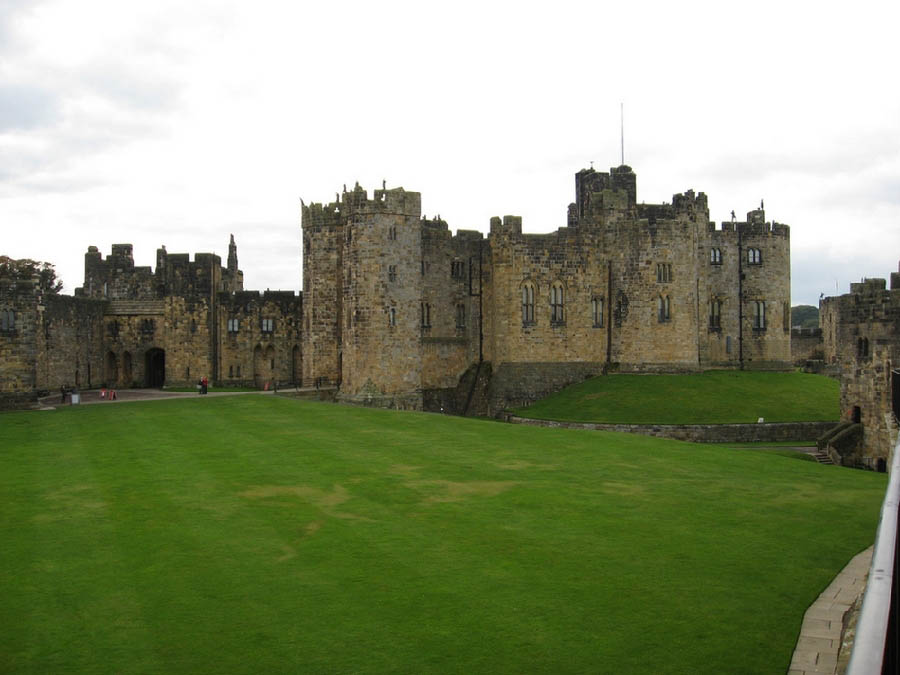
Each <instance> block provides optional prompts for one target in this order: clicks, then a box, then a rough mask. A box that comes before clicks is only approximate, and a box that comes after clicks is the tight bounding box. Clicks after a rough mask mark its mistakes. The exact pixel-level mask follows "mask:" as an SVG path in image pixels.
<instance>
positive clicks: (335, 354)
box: [301, 201, 344, 386]
mask: <svg viewBox="0 0 900 675" xmlns="http://www.w3.org/2000/svg"><path fill="white" fill-rule="evenodd" d="M301 229H302V234H303V378H302V379H303V384H304V385H305V386H313V385H315V384H339V383H340V381H341V367H340V359H341V303H342V300H343V296H342V276H343V273H342V263H343V256H342V253H343V249H342V242H343V233H344V206H343V204H342V203H341V202H340V201H335V202H332V203H331V204H326V205H324V206H323V205H322V204H309V205H306V204H303V205H302V216H301Z"/></svg>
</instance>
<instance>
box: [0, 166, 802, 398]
mask: <svg viewBox="0 0 900 675" xmlns="http://www.w3.org/2000/svg"><path fill="white" fill-rule="evenodd" d="M566 223H567V224H566V226H565V227H561V228H559V229H558V230H557V231H555V232H552V233H549V234H525V233H523V232H522V220H521V218H519V217H515V216H505V217H504V218H503V219H502V220H501V219H500V218H493V219H491V222H490V233H489V234H488V236H487V237H485V236H483V235H482V234H481V233H480V232H477V231H469V230H459V231H458V232H457V233H456V234H455V235H452V234H451V232H450V230H449V228H448V226H447V224H446V223H445V222H444V221H442V220H441V219H440V218H431V219H428V218H425V217H423V215H422V213H421V198H420V195H419V193H416V192H408V191H406V190H404V189H403V188H394V189H387V188H386V187H385V186H382V189H381V190H375V191H374V194H373V196H372V198H369V196H368V193H367V192H366V191H365V190H364V189H362V188H361V187H359V186H358V185H357V186H355V187H354V188H353V189H352V190H347V189H344V191H343V193H342V194H340V195H339V196H338V199H337V200H336V201H335V202H333V203H330V204H318V203H313V204H308V205H307V204H304V205H303V206H302V250H303V291H302V293H301V294H300V295H295V294H294V293H291V292H286V293H285V292H268V291H267V292H265V293H259V292H249V291H244V290H243V275H242V273H241V272H240V270H239V269H238V264H237V247H236V245H235V243H234V239H233V238H232V240H231V243H230V245H229V255H228V260H227V262H226V266H224V267H223V266H222V264H221V259H220V258H219V257H218V256H215V255H213V254H196V255H195V258H194V260H193V261H191V260H190V259H189V256H188V255H186V254H170V253H167V252H166V250H165V248H164V247H163V248H161V249H159V250H158V251H157V261H156V262H157V264H156V269H155V271H153V270H151V269H150V268H149V267H135V266H134V261H133V257H132V247H131V245H128V244H122V245H115V246H113V249H112V252H111V254H110V255H109V256H108V257H107V258H106V259H105V260H104V259H103V257H102V256H101V254H100V253H99V252H98V250H97V249H96V248H95V247H90V248H89V249H88V252H87V254H86V255H85V279H84V285H83V286H82V287H81V288H79V289H77V290H76V293H75V296H74V297H70V296H57V295H50V294H45V293H44V292H43V291H42V289H41V288H40V286H39V284H37V282H36V281H35V282H31V283H29V282H27V281H25V282H23V281H17V282H10V281H8V280H6V281H2V282H0V318H2V319H3V321H2V326H0V359H2V362H3V364H4V368H3V372H2V375H0V396H5V397H6V399H7V400H13V399H15V398H17V397H19V398H21V397H23V396H25V397H27V396H28V395H31V394H33V392H36V391H38V390H49V389H58V388H59V387H60V386H65V385H75V386H81V387H96V386H99V385H100V384H107V385H109V386H160V385H162V384H164V383H165V384H168V385H179V384H182V385H183V384H193V383H194V382H196V381H197V379H199V378H200V377H202V376H204V375H206V376H208V377H209V378H210V379H211V380H212V381H213V382H214V383H217V384H242V385H255V386H264V384H266V383H272V384H276V383H282V384H287V383H291V384H296V385H300V386H316V385H318V386H329V387H335V388H337V392H338V398H339V399H340V400H343V401H347V402H353V403H360V404H366V405H379V406H385V407H397V408H409V409H431V410H438V409H443V410H445V411H448V412H457V413H463V414H473V413H477V414H493V413H496V412H498V411H500V410H502V409H503V408H504V407H507V406H509V405H516V404H522V403H527V402H530V401H533V400H535V399H537V398H540V397H541V396H543V395H545V394H547V393H549V392H551V391H554V390H557V389H559V388H561V387H563V386H565V385H567V384H570V383H572V382H575V381H579V380H581V379H584V378H586V377H589V376H592V375H597V374H600V373H604V372H608V371H610V370H618V371H623V372H624V371H631V372H663V371H665V372H673V371H677V372H680V371H697V370H703V369H709V368H748V369H749V368H753V369H783V368H788V367H790V364H791V353H790V351H791V343H790V228H789V227H787V226H786V225H783V224H779V223H774V222H766V220H765V212H764V210H763V208H762V205H760V208H759V209H755V210H752V211H750V212H749V213H748V214H747V219H746V220H745V221H741V222H738V221H737V220H736V219H735V218H734V217H732V220H731V221H730V222H725V223H722V224H721V226H720V227H717V226H716V225H715V224H714V223H711V222H710V221H709V210H708V206H707V200H706V196H705V195H704V194H703V193H702V192H701V193H698V194H695V193H694V192H693V191H691V190H689V191H687V192H685V193H683V194H676V195H675V196H674V197H673V199H672V203H671V204H665V203H664V204H643V203H638V201H637V180H636V176H635V174H634V172H633V171H632V170H631V168H630V167H628V166H624V165H623V166H619V167H615V168H612V169H610V171H609V172H608V173H607V172H598V171H595V170H593V169H585V170H582V171H579V172H578V173H577V174H576V175H575V202H574V203H572V204H570V205H569V207H568V212H567V218H566Z"/></svg>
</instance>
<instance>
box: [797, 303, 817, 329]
mask: <svg viewBox="0 0 900 675" xmlns="http://www.w3.org/2000/svg"><path fill="white" fill-rule="evenodd" d="M793 326H800V327H801V328H818V327H819V308H818V307H813V306H812V305H797V306H796V307H791V327H793Z"/></svg>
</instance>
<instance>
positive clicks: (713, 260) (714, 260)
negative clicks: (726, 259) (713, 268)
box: [709, 248, 722, 265]
mask: <svg viewBox="0 0 900 675" xmlns="http://www.w3.org/2000/svg"><path fill="white" fill-rule="evenodd" d="M709 262H710V264H711V265H721V264H722V251H721V249H718V248H711V249H709Z"/></svg>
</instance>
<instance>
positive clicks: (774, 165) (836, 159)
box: [702, 130, 900, 182]
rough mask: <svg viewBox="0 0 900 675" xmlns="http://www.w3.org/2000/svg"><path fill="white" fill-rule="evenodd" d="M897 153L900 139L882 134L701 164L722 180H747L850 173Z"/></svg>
mask: <svg viewBox="0 0 900 675" xmlns="http://www.w3.org/2000/svg"><path fill="white" fill-rule="evenodd" d="M898 155H900V138H891V139H890V140H888V141H886V140H885V136H884V135H883V130H882V134H881V135H878V136H875V135H866V136H860V137H857V138H852V139H851V138H844V139H839V142H837V143H833V144H831V145H830V146H827V147H821V148H818V149H817V150H813V151H808V150H805V149H804V150H798V151H796V152H790V151H784V150H757V151H754V152H750V153H743V154H741V155H739V156H730V157H724V158H718V159H716V160H715V161H713V162H711V163H708V164H707V165H706V166H705V167H702V170H703V171H704V172H707V173H709V174H712V175H715V176H717V177H718V178H720V179H723V180H734V181H740V182H747V181H752V180H759V179H763V178H765V177H767V176H770V175H772V174H773V173H802V174H804V175H806V176H819V177H823V178H824V177H827V176H831V175H835V174H853V173H858V172H861V171H864V170H866V169H867V168H869V167H872V166H877V165H878V164H880V163H881V162H885V161H890V160H891V159H893V158H895V157H897V156H898Z"/></svg>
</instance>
